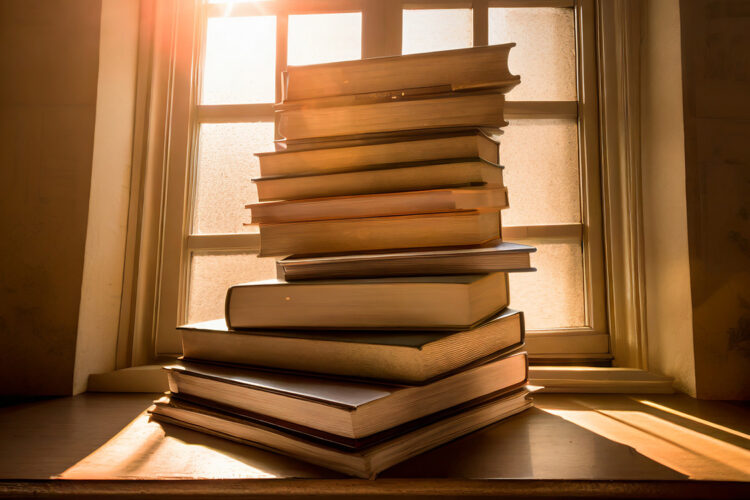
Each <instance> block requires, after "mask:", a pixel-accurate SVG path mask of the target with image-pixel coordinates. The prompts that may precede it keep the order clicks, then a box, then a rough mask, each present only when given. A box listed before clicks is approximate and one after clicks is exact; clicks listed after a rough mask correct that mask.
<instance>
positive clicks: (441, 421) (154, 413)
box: [149, 389, 532, 478]
mask: <svg viewBox="0 0 750 500" xmlns="http://www.w3.org/2000/svg"><path fill="white" fill-rule="evenodd" d="M531 406H532V402H531V400H530V398H529V392H528V391H527V390H525V389H519V390H516V391H512V392H510V393H506V394H500V395H498V396H497V397H496V398H492V399H489V400H487V401H481V402H479V403H477V404H474V405H467V407H466V408H461V409H460V410H459V411H456V412H455V413H448V414H447V415H446V416H443V417H442V418H438V419H437V420H435V421H432V422H430V423H426V424H425V425H423V426H421V427H417V428H414V429H412V430H409V431H406V432H404V433H402V434H400V435H396V436H394V437H392V438H390V439H387V440H384V441H380V442H377V443H376V444H373V445H371V446H368V447H365V448H360V449H357V450H351V449H347V448H343V447H341V446H337V445H335V444H329V443H326V442H324V441H322V440H320V439H315V438H313V437H312V436H306V435H304V434H302V433H298V432H290V431H287V430H284V429H283V428H280V427H278V426H274V425H270V424H268V423H265V422H260V421H257V420H254V419H252V418H247V417H242V416H239V415H237V414H235V413H230V412H226V411H221V410H219V409H214V408H210V407H207V406H204V405H198V404H193V403H189V402H183V401H179V400H172V399H170V398H168V397H164V398H161V399H159V400H158V401H156V402H155V404H154V405H153V406H151V407H150V408H149V413H150V414H151V417H152V418H153V419H154V420H157V421H159V422H163V423H167V424H173V425H178V426H181V427H185V428H188V429H192V430H195V431H199V432H203V433H206V434H210V435H214V436H218V437H222V438H225V439H229V440H232V441H235V442H239V443H243V444H247V445H250V446H255V447H259V448H262V449H266V450H270V451H274V452H277V453H281V454H283V455H287V456H291V457H293V458H296V459H298V460H304V461H307V462H311V463H314V464H316V465H320V466H322V467H327V468H329V469H332V470H336V471H339V472H343V473H345V474H349V475H352V476H357V477H361V478H374V477H375V476H376V475H377V474H378V473H379V472H381V471H383V470H385V469H387V468H388V467H391V466H393V465H396V464H397V463H399V462H402V461H404V460H406V459H408V458H411V457H413V456H416V455H419V454H420V453H424V452H425V451H428V450H430V449H432V448H435V447H437V446H440V445H441V444H444V443H447V442H449V441H452V440H454V439H457V438H459V437H461V436H464V435H466V434H469V433H471V432H474V431H476V430H479V429H481V428H483V427H486V426H488V425H490V424H492V423H495V422H497V421H499V420H502V419H503V418H507V417H510V416H512V415H515V414H517V413H520V412H521V411H523V410H525V409H527V408H530V407H531Z"/></svg>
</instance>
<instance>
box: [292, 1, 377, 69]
mask: <svg viewBox="0 0 750 500" xmlns="http://www.w3.org/2000/svg"><path fill="white" fill-rule="evenodd" d="M288 47H289V50H288V55H287V64H289V65H292V66H294V65H299V64H318V63H327V62H334V61H349V60H352V59H360V58H361V57H362V13H360V12H350V13H345V14H308V15H298V16H289V41H288Z"/></svg>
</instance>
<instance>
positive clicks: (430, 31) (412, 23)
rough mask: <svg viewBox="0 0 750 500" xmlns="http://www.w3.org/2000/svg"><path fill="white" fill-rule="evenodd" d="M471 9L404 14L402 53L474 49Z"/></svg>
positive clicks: (418, 10)
mask: <svg viewBox="0 0 750 500" xmlns="http://www.w3.org/2000/svg"><path fill="white" fill-rule="evenodd" d="M473 33H474V28H473V18H472V14H471V9H414V10H412V9H409V10H404V18H403V35H402V50H401V51H402V53H403V54H416V53H418V52H432V51H434V50H450V49H463V48H466V47H471V46H472V45H474V34H473Z"/></svg>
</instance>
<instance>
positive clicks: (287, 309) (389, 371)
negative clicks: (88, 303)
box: [151, 44, 534, 477]
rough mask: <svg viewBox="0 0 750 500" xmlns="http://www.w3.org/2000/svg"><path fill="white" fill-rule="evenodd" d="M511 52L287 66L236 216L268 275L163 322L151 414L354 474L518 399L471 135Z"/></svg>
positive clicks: (498, 412) (503, 297)
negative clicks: (171, 328) (170, 349)
mask: <svg viewBox="0 0 750 500" xmlns="http://www.w3.org/2000/svg"><path fill="white" fill-rule="evenodd" d="M512 45H513V44H508V45H499V46H492V47H482V48H473V49H461V50H454V51H446V52H436V53H429V54H416V55H409V56H398V57H386V58H377V59H365V60H360V61H349V62H342V63H332V64H319V65H311V66H299V67H292V68H290V69H289V71H288V73H287V74H286V75H285V98H284V100H283V102H282V103H280V104H278V105H277V110H278V117H277V126H278V133H279V134H280V136H281V137H283V138H284V139H283V140H281V141H280V148H279V150H277V151H275V152H273V153H265V154H260V155H259V158H260V169H261V177H260V178H258V179H255V183H256V185H257V188H258V193H259V200H260V202H259V203H256V204H253V205H250V206H249V208H250V209H251V212H252V222H253V223H256V224H258V225H259V228H260V239H261V250H260V253H261V255H263V256H285V257H284V258H282V259H281V260H279V261H278V262H277V271H278V279H277V280H273V281H260V282H254V283H245V284H238V285H235V286H232V287H231V288H230V289H229V290H228V291H227V298H226V312H225V319H219V320H216V321H210V322H205V323H200V324H194V325H188V326H186V327H183V329H182V340H183V358H181V362H180V363H179V364H177V365H175V366H170V367H168V368H167V371H168V377H169V387H170V394H169V395H168V396H165V397H164V398H162V399H160V400H158V401H157V402H156V403H155V405H154V406H153V407H152V408H151V414H152V416H153V418H155V419H157V420H160V421H164V422H171V423H175V424H177V425H181V426H184V427H188V428H192V429H196V430H199V431H202V432H207V433H210V434H214V435H218V436H222V437H225V438H228V439H232V440H235V441H239V442H243V443H247V444H250V445H253V446H259V447H262V448H266V449H270V450H274V451H277V452H280V453H283V454H286V455H290V456H293V457H296V458H299V459H302V460H305V461H309V462H313V463H316V464H319V465H322V466H325V467H329V468H331V469H334V470H338V471H342V472H345V473H347V474H351V475H354V476H358V477H373V476H374V475H375V474H377V473H378V472H380V471H381V470H383V469H386V468H388V467H390V466H392V465H394V464H396V463H398V462H400V461H402V460H405V459H407V458H409V457H412V456H414V455H416V454H418V453H421V452H423V451H426V450H428V449H430V448H433V447H435V446H438V445H440V444H443V443H445V442H447V441H450V440H453V439H455V438H457V437H460V436H462V435H465V434H467V433H470V432H473V431H475V430H477V429H480V428H482V427H484V426H486V425H489V424H491V423H493V422H496V421H498V420H500V419H502V418H505V417H508V416H510V415H514V414H516V413H518V412H520V411H522V410H524V409H526V408H528V407H529V406H530V405H531V400H530V398H529V393H528V390H527V389H526V387H525V385H526V382H527V374H528V360H527V355H526V353H525V352H524V351H523V342H524V321H523V314H522V313H521V312H520V311H514V310H512V309H508V308H507V306H508V303H509V300H510V297H509V293H508V278H507V273H508V272H511V271H528V270H533V268H531V267H530V258H529V256H530V253H531V252H533V251H534V249H533V248H532V247H528V246H524V245H518V244H513V243H509V242H503V241H502V238H501V219H500V211H501V210H502V209H503V208H505V207H507V206H508V197H507V190H506V188H505V186H504V185H503V176H502V167H500V165H499V162H500V158H499V150H498V143H497V142H495V141H494V140H492V139H491V138H490V136H488V135H485V132H486V130H485V129H486V128H492V129H494V130H493V132H494V133H498V132H499V131H498V130H497V129H499V128H500V127H502V126H504V125H506V122H505V121H504V120H503V103H504V93H505V92H507V91H508V90H510V89H511V88H513V86H515V85H516V84H518V82H519V80H520V79H519V77H517V76H513V75H511V74H510V72H509V71H508V64H507V61H508V52H509V50H510V48H511V47H512Z"/></svg>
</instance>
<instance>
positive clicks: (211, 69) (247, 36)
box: [201, 16, 276, 104]
mask: <svg viewBox="0 0 750 500" xmlns="http://www.w3.org/2000/svg"><path fill="white" fill-rule="evenodd" d="M275 72H276V16H253V17H212V18H209V19H208V26H207V29H206V58H205V62H204V66H203V95H202V99H201V102H202V103H203V104H238V103H258V102H274V100H275V88H276V87H275V82H274V74H275Z"/></svg>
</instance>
